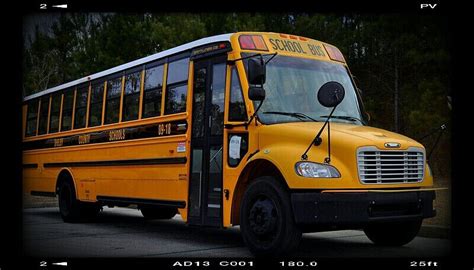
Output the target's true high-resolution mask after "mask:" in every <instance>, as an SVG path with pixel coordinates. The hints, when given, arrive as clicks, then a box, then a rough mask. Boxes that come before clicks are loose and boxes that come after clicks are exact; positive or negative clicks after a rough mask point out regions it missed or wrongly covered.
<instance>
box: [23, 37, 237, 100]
mask: <svg viewBox="0 0 474 270" xmlns="http://www.w3.org/2000/svg"><path fill="white" fill-rule="evenodd" d="M233 34H234V33H229V34H222V35H216V36H211V37H206V38H201V39H198V40H195V41H192V42H189V43H186V44H183V45H180V46H177V47H174V48H171V49H168V50H165V51H162V52H159V53H155V54H152V55H149V56H146V57H143V58H140V59H137V60H134V61H131V62H128V63H125V64H122V65H120V66H116V67H113V68H110V69H107V70H104V71H101V72H98V73H94V74H92V75H89V76H85V77H83V78H80V79H77V80H74V81H71V82H68V83H64V84H61V85H58V86H55V87H52V88H48V89H46V90H43V91H40V92H38V93H35V94H32V95H29V96H26V97H24V98H23V101H28V100H31V99H34V98H37V97H40V96H43V95H47V94H50V93H53V92H56V91H59V90H63V89H66V88H69V87H72V86H75V85H79V84H81V83H85V82H89V81H92V80H94V79H98V78H102V77H105V76H107V75H111V74H114V73H116V72H120V71H124V70H126V69H128V68H132V67H136V66H139V65H142V64H145V63H148V62H152V61H154V60H158V59H161V58H164V57H167V56H170V55H173V54H176V53H180V52H183V51H186V50H190V49H193V48H195V47H199V46H201V45H205V44H209V43H214V42H221V41H230V37H231V36H232V35H233Z"/></svg>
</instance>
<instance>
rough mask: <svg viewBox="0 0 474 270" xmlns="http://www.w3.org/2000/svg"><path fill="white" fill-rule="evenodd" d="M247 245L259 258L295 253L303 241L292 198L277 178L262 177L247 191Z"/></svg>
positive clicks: (244, 205) (244, 214) (243, 228)
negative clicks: (294, 213)
mask: <svg viewBox="0 0 474 270" xmlns="http://www.w3.org/2000/svg"><path fill="white" fill-rule="evenodd" d="M240 230H241V232H242V236H243V239H244V242H245V243H246V244H247V246H248V248H249V249H250V251H251V252H252V253H253V254H254V255H256V256H270V255H272V256H274V255H283V254H287V253H291V252H292V251H293V250H294V249H295V248H296V247H297V246H298V244H299V242H300V240H301V230H300V229H299V228H297V226H296V224H295V222H294V219H293V211H292V208H291V202H290V196H289V194H288V192H287V191H286V190H285V188H284V187H283V186H282V184H280V183H279V182H278V181H277V180H276V179H275V178H273V177H270V176H264V177H259V178H257V179H256V180H255V182H253V183H252V184H250V186H249V187H248V188H247V190H246V191H245V194H244V197H243V199H242V205H241V210H240Z"/></svg>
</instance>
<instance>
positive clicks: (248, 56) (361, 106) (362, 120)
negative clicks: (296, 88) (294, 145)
mask: <svg viewBox="0 0 474 270" xmlns="http://www.w3.org/2000/svg"><path fill="white" fill-rule="evenodd" d="M259 55H262V56H263V57H264V58H268V57H269V56H272V55H273V54H270V53H268V54H267V53H263V54H262V53H248V52H242V53H241V57H242V58H246V59H243V61H242V64H243V66H244V72H245V74H244V75H245V79H247V78H248V76H247V68H248V61H249V59H251V58H253V57H252V56H255V57H258V56H259ZM276 57H288V58H295V59H304V60H310V61H315V62H327V63H331V64H335V65H340V66H342V67H343V68H344V70H345V74H347V76H348V78H349V81H350V85H351V87H352V89H353V91H354V94H355V97H356V101H357V104H356V108H357V111H358V113H359V115H358V116H360V118H358V117H356V118H358V119H359V120H360V121H358V120H355V121H352V120H345V119H337V118H331V120H330V121H331V122H337V123H343V124H352V125H362V126H367V125H368V119H367V116H366V115H367V114H366V111H365V106H364V104H363V101H362V97H361V95H360V92H359V90H358V88H357V86H356V84H355V81H354V78H353V76H352V73H351V72H350V70H349V67H348V66H347V64H346V63H341V62H335V61H323V60H318V59H311V58H306V57H297V56H287V55H276ZM270 64H271V62H270ZM247 83H248V81H247ZM346 91H347V89H346ZM351 91H352V90H351ZM262 102H265V100H263V101H262ZM252 104H253V106H254V110H255V108H257V107H258V105H259V101H252ZM262 113H264V112H263V111H259V112H257V115H256V117H255V118H256V119H257V121H258V122H260V123H261V124H264V125H274V124H282V123H294V122H312V121H311V120H309V119H308V120H307V121H303V120H301V119H297V118H295V117H288V120H287V121H285V120H282V121H278V122H270V123H269V122H266V121H264V120H262V118H261V117H259V115H261V114H262ZM290 113H293V112H290ZM295 113H299V112H295ZM335 116H337V114H336V115H335ZM353 117H355V116H353ZM320 119H321V122H324V121H325V120H326V119H325V118H324V117H323V118H320Z"/></svg>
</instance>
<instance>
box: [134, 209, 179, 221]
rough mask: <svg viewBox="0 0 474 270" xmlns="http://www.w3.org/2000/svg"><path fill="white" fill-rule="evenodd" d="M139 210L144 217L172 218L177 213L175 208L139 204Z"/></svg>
mask: <svg viewBox="0 0 474 270" xmlns="http://www.w3.org/2000/svg"><path fill="white" fill-rule="evenodd" d="M140 211H141V212H142V215H143V217H144V218H145V219H172V218H173V217H174V216H175V215H176V214H177V213H178V209H177V208H172V207H158V206H141V207H140Z"/></svg>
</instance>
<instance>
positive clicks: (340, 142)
mask: <svg viewBox="0 0 474 270" xmlns="http://www.w3.org/2000/svg"><path fill="white" fill-rule="evenodd" d="M323 124H324V122H298V123H282V124H273V125H260V126H258V127H257V129H258V144H259V145H258V149H259V151H258V152H257V153H256V154H255V155H254V156H253V157H252V159H266V160H268V161H270V162H271V163H273V164H274V165H275V166H276V167H277V168H278V169H279V170H280V172H281V173H282V175H283V177H284V178H285V179H286V181H287V183H288V186H289V187H290V188H292V189H293V188H296V189H312V188H318V189H337V188H340V189H341V188H342V189H347V188H352V189H357V188H359V189H367V188H381V186H380V185H377V184H363V183H361V182H360V181H359V174H358V166H357V151H358V149H359V148H360V147H376V148H378V149H380V150H398V151H404V150H408V148H410V147H417V148H419V149H420V150H421V151H423V152H424V151H425V150H424V147H423V146H422V145H421V144H420V143H418V142H416V141H415V140H413V139H410V138H408V137H406V136H403V135H400V134H397V133H393V132H390V131H387V130H383V129H378V128H373V127H368V126H358V125H351V124H344V123H336V122H333V123H331V124H330V125H331V152H330V153H331V155H330V164H331V166H333V167H335V168H337V170H338V171H339V172H340V174H341V178H336V180H333V181H328V180H327V179H325V178H321V179H318V178H305V177H302V176H298V175H297V174H296V172H295V166H296V164H297V163H298V162H300V161H302V155H303V153H304V152H305V150H306V149H307V148H308V147H309V145H310V144H311V142H312V141H313V139H314V137H315V136H316V134H317V133H318V131H319V130H320V129H321V127H322V125H323ZM327 134H328V133H327V127H326V128H325V130H324V131H323V132H322V133H321V139H322V143H321V145H319V146H315V145H313V146H312V147H311V148H310V150H309V151H308V153H307V161H310V162H316V163H325V160H326V158H327V157H328V156H329V154H328V137H327ZM388 144H389V145H388ZM387 146H388V147H387ZM390 146H391V147H390ZM395 146H396V147H395ZM412 149H413V148H412ZM410 151H411V150H410ZM424 175H425V176H424V177H425V178H424V180H423V181H422V182H421V183H404V184H403V186H404V187H419V186H431V185H432V177H431V176H430V174H429V172H428V170H427V169H426V166H425V174H424ZM399 185H400V184H384V185H383V187H384V188H396V187H400V186H399Z"/></svg>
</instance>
